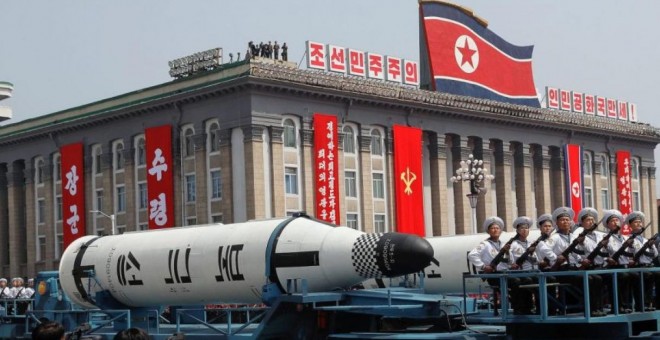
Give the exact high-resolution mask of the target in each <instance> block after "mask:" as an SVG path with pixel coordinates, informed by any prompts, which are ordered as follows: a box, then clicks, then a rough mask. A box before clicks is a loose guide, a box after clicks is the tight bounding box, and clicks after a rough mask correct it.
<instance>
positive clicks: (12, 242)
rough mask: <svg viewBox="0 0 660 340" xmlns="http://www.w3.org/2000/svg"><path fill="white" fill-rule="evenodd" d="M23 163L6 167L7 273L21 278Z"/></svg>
mask: <svg viewBox="0 0 660 340" xmlns="http://www.w3.org/2000/svg"><path fill="white" fill-rule="evenodd" d="M24 169H25V163H24V161H23V160H17V161H14V162H12V164H11V165H10V166H9V167H8V172H9V176H8V179H9V185H8V204H7V207H8V211H9V273H6V274H4V275H6V276H8V277H15V276H19V275H20V276H23V275H26V274H27V273H26V272H24V270H25V264H26V261H27V256H26V254H25V247H26V242H25V241H26V240H25V239H26V230H25V225H26V221H25V214H26V210H25V209H26V201H25V173H24Z"/></svg>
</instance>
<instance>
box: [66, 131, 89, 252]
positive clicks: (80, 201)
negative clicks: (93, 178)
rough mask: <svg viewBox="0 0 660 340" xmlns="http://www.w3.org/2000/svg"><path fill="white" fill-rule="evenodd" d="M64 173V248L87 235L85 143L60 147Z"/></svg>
mask: <svg viewBox="0 0 660 340" xmlns="http://www.w3.org/2000/svg"><path fill="white" fill-rule="evenodd" d="M60 155H61V161H60V162H61V169H60V173H61V174H62V178H61V180H62V218H63V220H64V224H63V225H62V232H63V234H64V248H65V249H66V247H67V246H69V244H71V242H73V241H74V240H75V239H77V238H79V237H81V236H85V235H86V233H87V232H86V231H85V180H84V179H85V176H84V165H83V156H84V152H83V144H82V143H74V144H68V145H65V146H62V147H61V148H60Z"/></svg>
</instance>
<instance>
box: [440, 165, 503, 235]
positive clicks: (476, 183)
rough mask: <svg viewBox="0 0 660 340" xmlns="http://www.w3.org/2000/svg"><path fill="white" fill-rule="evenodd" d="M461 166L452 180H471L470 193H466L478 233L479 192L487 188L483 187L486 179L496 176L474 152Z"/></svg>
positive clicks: (473, 232) (474, 226) (473, 223)
mask: <svg viewBox="0 0 660 340" xmlns="http://www.w3.org/2000/svg"><path fill="white" fill-rule="evenodd" d="M460 164H461V167H460V168H459V169H457V170H456V176H452V177H451V181H452V182H454V183H458V182H470V193H469V194H467V195H465V196H467V198H468V200H469V201H470V208H472V234H476V233H477V203H478V201H479V194H481V193H485V192H486V190H487V189H486V188H482V187H481V186H482V184H483V181H484V179H487V180H493V179H494V178H495V176H493V175H490V174H488V169H485V168H484V161H482V160H481V159H475V158H474V156H473V155H472V154H470V155H469V156H468V160H467V161H461V163H460Z"/></svg>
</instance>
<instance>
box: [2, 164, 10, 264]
mask: <svg viewBox="0 0 660 340" xmlns="http://www.w3.org/2000/svg"><path fill="white" fill-rule="evenodd" d="M8 175H10V174H9V173H8V172H7V164H6V163H2V164H0V272H2V273H8V272H9V260H10V256H9V209H8V207H9V197H8V194H9V190H8V189H9V187H8V185H9V180H8V178H7V176H8Z"/></svg>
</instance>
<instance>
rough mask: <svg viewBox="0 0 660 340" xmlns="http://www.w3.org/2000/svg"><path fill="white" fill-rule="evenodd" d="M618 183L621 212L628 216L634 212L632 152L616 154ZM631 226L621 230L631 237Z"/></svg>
mask: <svg viewBox="0 0 660 340" xmlns="http://www.w3.org/2000/svg"><path fill="white" fill-rule="evenodd" d="M616 164H617V169H616V179H617V181H616V183H617V192H618V194H619V211H621V213H622V214H623V215H624V216H626V215H628V214H630V213H631V212H632V192H631V187H630V152H629V151H617V152H616ZM631 231H632V230H630V226H629V225H627V224H626V225H624V226H623V227H622V229H621V233H622V234H623V235H630V233H631Z"/></svg>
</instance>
